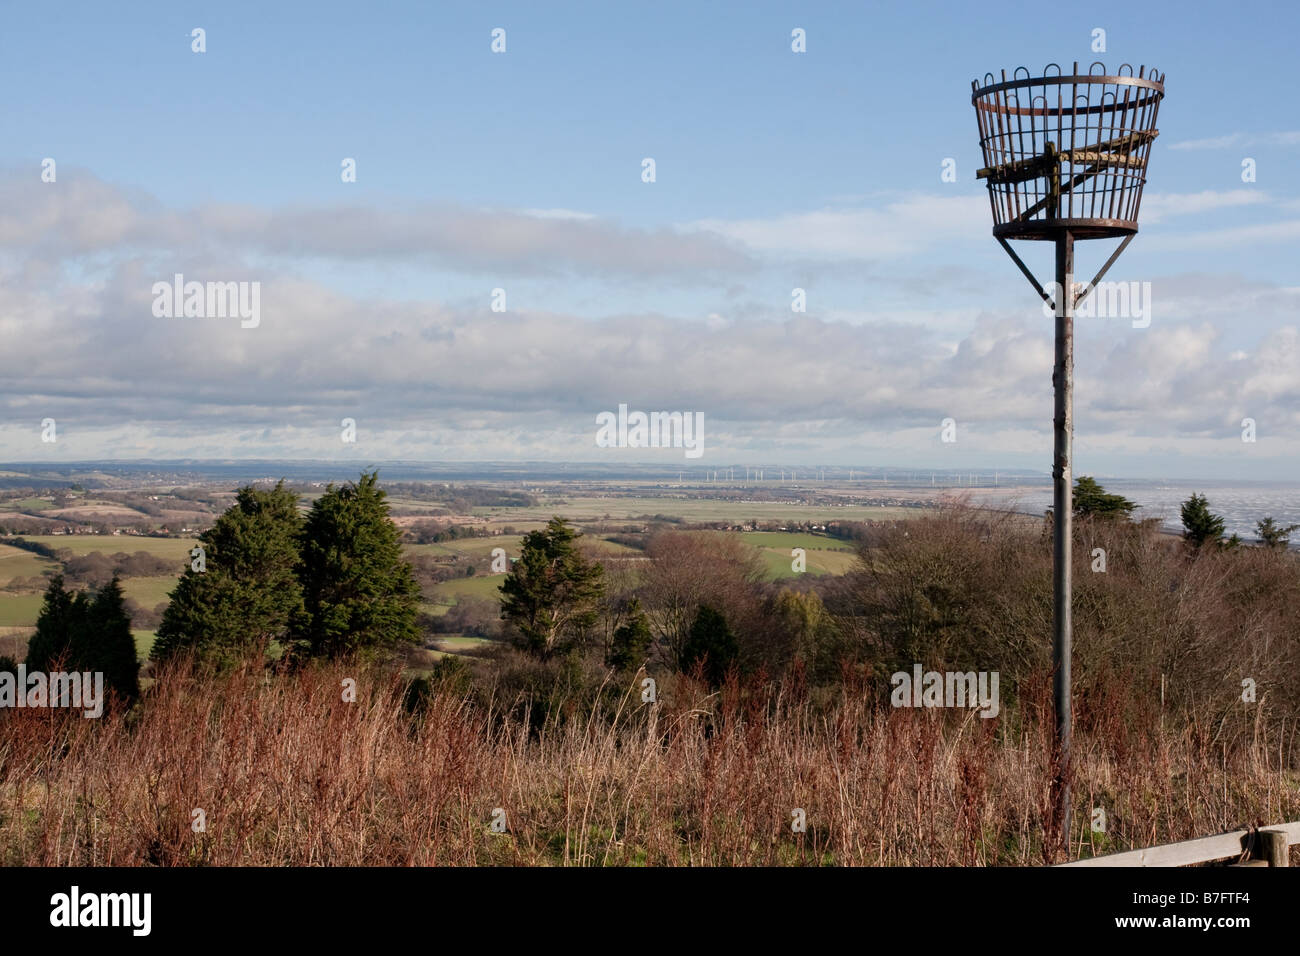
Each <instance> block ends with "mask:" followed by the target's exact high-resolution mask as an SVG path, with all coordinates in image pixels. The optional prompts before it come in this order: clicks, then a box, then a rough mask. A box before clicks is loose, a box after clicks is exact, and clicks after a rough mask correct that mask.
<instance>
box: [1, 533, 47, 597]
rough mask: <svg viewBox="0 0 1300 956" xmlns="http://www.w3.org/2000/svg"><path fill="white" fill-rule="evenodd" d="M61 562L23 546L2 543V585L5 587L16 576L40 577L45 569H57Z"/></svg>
mask: <svg viewBox="0 0 1300 956" xmlns="http://www.w3.org/2000/svg"><path fill="white" fill-rule="evenodd" d="M58 568H59V563H58V562H57V561H55V560H53V559H51V558H43V557H41V556H40V555H39V554H32V553H31V552H30V551H24V550H23V549H22V548H15V547H11V546H10V545H7V544H0V587H4V586H5V585H6V584H8V583H9V582H10V581H12V580H13V579H14V578H35V577H40V576H41V573H42V572H44V571H57V570H58Z"/></svg>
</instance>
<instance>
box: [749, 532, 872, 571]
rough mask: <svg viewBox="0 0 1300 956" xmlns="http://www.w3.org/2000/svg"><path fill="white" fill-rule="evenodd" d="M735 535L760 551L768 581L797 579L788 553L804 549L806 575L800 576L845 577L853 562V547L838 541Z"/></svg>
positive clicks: (797, 534)
mask: <svg viewBox="0 0 1300 956" xmlns="http://www.w3.org/2000/svg"><path fill="white" fill-rule="evenodd" d="M734 533H735V534H737V536H738V537H739V538H740V540H742V541H744V542H745V543H746V544H748V545H751V546H753V547H756V548H758V549H759V552H760V554H761V555H762V557H763V563H764V565H765V566H766V568H767V573H768V578H769V579H770V580H778V579H780V578H792V577H797V576H798V575H799V573H800V572H797V571H795V570H793V568H792V564H793V563H794V557H793V556H792V555H791V554H790V552H791V551H792V550H793V549H794V548H803V549H804V552H805V554H804V565H805V571H804V572H802V573H806V574H844V573H845V572H846V571H848V570H849V569H850V568H852V567H853V563H854V561H855V560H856V552H855V551H854V550H853V547H852V545H851V544H850V543H849V542H847V541H841V540H839V539H838V538H828V537H825V536H823V535H817V534H807V533H805V532H786V531H745V532H734Z"/></svg>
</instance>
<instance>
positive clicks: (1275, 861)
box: [1256, 830, 1291, 866]
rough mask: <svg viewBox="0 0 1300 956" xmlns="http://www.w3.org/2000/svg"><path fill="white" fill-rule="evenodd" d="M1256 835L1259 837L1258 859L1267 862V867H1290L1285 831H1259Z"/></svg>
mask: <svg viewBox="0 0 1300 956" xmlns="http://www.w3.org/2000/svg"><path fill="white" fill-rule="evenodd" d="M1256 835H1257V836H1258V837H1259V855H1260V858H1261V859H1265V860H1268V865H1269V866H1290V865H1291V860H1290V850H1289V848H1288V847H1287V833H1286V831H1285V830H1260V831H1259V833H1258V834H1256Z"/></svg>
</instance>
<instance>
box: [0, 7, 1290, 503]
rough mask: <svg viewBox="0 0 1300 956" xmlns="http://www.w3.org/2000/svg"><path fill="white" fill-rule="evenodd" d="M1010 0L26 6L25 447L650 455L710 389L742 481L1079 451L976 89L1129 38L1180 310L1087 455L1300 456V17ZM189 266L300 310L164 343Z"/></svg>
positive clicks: (18, 141) (8, 272)
mask: <svg viewBox="0 0 1300 956" xmlns="http://www.w3.org/2000/svg"><path fill="white" fill-rule="evenodd" d="M999 10H1000V11H1002V12H1001V13H1000V14H999V15H998V17H997V18H996V20H993V19H991V18H990V16H989V15H988V14H986V13H984V12H982V10H981V9H980V8H978V7H976V6H973V5H965V4H963V5H955V4H953V5H949V4H917V3H910V4H855V3H819V4H791V3H716V4H708V5H704V4H687V3H656V4H653V5H645V4H631V3H539V2H532V3H520V4H490V3H483V4H472V3H457V4H450V3H446V4H444V3H430V4H417V3H401V4H399V3H368V4H335V3H318V4H311V5H308V4H265V3H262V4H252V3H236V2H227V3H212V4H202V3H134V4H130V5H126V9H122V8H120V7H118V6H106V5H103V4H89V3H87V4H62V5H59V6H58V7H57V8H54V9H47V8H44V7H41V6H39V5H25V6H12V7H10V8H9V9H7V10H6V11H5V13H4V14H3V17H4V20H3V26H4V29H3V31H0V79H3V81H4V83H3V88H2V89H3V92H2V93H0V96H3V117H4V120H3V127H4V132H5V135H4V136H3V137H0V189H2V190H3V196H4V198H5V199H6V207H7V211H6V212H0V268H2V269H3V272H0V276H3V278H4V279H5V280H6V281H5V286H6V288H7V290H8V292H7V294H6V293H0V295H4V299H3V300H0V305H2V306H3V309H4V312H3V313H0V316H4V318H8V319H9V323H8V324H6V325H5V326H4V327H3V331H4V334H5V336H6V337H9V336H16V337H17V338H15V339H13V340H12V342H13V346H14V347H13V348H11V349H9V350H7V352H8V358H7V359H6V358H3V357H0V375H3V376H4V377H5V378H8V379H9V381H10V385H9V386H8V387H7V388H5V389H4V391H3V394H0V403H2V404H3V410H2V411H0V456H3V457H4V458H7V459H10V460H33V459H37V460H39V459H40V458H41V456H46V457H50V458H63V459H67V460H73V459H79V458H85V457H124V458H130V457H186V456H192V455H202V454H212V455H220V456H222V457H226V456H242V455H247V456H249V457H268V456H278V455H284V456H290V457H329V456H334V455H339V454H350V453H352V452H353V449H351V448H349V449H343V450H340V448H339V446H338V444H337V431H338V419H339V418H340V417H341V416H343V415H347V414H352V415H353V416H354V417H356V418H357V420H358V422H359V423H360V425H361V427H360V428H359V433H360V435H361V436H362V437H361V439H360V440H359V442H358V447H357V449H356V453H357V454H360V455H363V456H366V455H368V456H369V457H372V458H380V457H394V458H433V459H437V458H443V457H446V458H459V459H474V458H508V457H520V458H539V457H544V458H561V459H562V458H568V459H596V458H599V457H600V456H601V455H603V454H615V453H619V452H621V453H624V454H626V455H628V456H629V457H630V456H632V455H634V454H635V453H634V452H632V451H631V450H628V449H622V450H609V449H596V448H595V447H594V446H593V442H592V435H593V434H594V417H595V415H596V414H597V413H598V412H600V411H602V410H606V409H614V408H616V407H617V406H618V404H619V403H621V402H626V403H629V404H630V405H632V407H634V408H635V407H643V408H646V409H651V408H658V409H683V410H699V411H702V412H703V413H704V414H705V416H706V420H707V421H708V422H709V423H710V424H709V426H707V428H708V433H709V435H710V436H712V437H711V438H710V439H709V440H708V441H707V447H708V448H709V451H708V453H707V455H706V460H707V459H712V460H714V461H715V463H717V464H722V463H723V462H736V461H745V460H754V461H758V460H762V461H764V462H768V463H773V464H777V463H784V462H789V463H806V464H815V463H819V462H820V463H839V464H852V463H861V464H864V465H865V464H870V463H883V462H891V463H896V464H915V465H917V466H919V467H934V466H944V465H951V466H952V467H959V468H960V467H996V466H1001V467H1040V466H1041V467H1042V468H1044V469H1046V467H1047V462H1048V458H1049V450H1050V433H1049V428H1050V380H1049V377H1048V376H1049V371H1050V369H1049V367H1047V366H1044V365H1043V364H1042V361H1041V359H1042V355H1043V353H1044V349H1047V350H1049V353H1048V354H1050V338H1049V336H1050V323H1048V322H1047V321H1046V320H1044V319H1043V317H1042V315H1041V313H1040V312H1039V310H1038V309H1037V307H1036V306H1035V304H1034V303H1035V299H1034V297H1033V293H1032V292H1031V290H1029V288H1028V286H1027V285H1026V284H1025V283H1024V281H1023V279H1021V277H1020V276H1019V275H1018V273H1017V272H1016V271H1015V269H1014V267H1013V266H1012V265H1011V263H1010V262H1009V261H1007V260H1006V257H1005V256H1004V254H1003V253H1002V252H1001V250H1000V249H999V248H998V247H997V245H996V243H995V242H994V241H993V240H992V239H991V237H990V235H989V223H988V219H987V214H988V210H987V202H986V200H985V199H984V187H983V186H982V185H981V184H980V183H979V182H977V181H976V180H975V178H974V170H975V168H976V167H977V166H978V165H979V153H978V148H977V146H978V144H977V135H976V126H975V119H974V111H973V110H972V109H971V105H970V82H971V80H972V79H976V78H977V77H980V76H982V75H983V73H984V72H985V71H999V70H1001V69H1004V68H1005V69H1007V70H1008V71H1010V70H1011V69H1012V68H1013V67H1015V66H1018V65H1022V64H1023V65H1027V66H1028V67H1029V68H1030V69H1031V70H1032V71H1035V72H1037V70H1039V69H1040V68H1041V67H1042V66H1043V65H1045V64H1046V63H1048V62H1052V61H1054V62H1057V63H1061V64H1063V65H1065V66H1067V67H1068V65H1069V64H1070V63H1071V62H1072V61H1075V60H1077V61H1079V62H1080V64H1081V66H1082V68H1083V69H1085V70H1086V68H1087V65H1088V64H1089V63H1091V62H1092V61H1093V60H1101V61H1102V62H1104V63H1106V64H1107V65H1109V66H1114V65H1117V64H1119V63H1121V62H1130V63H1133V64H1148V65H1155V66H1157V67H1158V68H1159V69H1161V70H1162V71H1164V72H1165V73H1166V74H1167V76H1168V79H1167V98H1166V100H1165V102H1164V103H1163V104H1162V106H1161V111H1160V123H1159V125H1160V129H1161V136H1160V138H1159V140H1158V141H1157V144H1156V147H1155V149H1154V153H1153V158H1152V162H1151V170H1150V181H1149V185H1148V187H1147V198H1146V200H1145V201H1144V206H1143V228H1142V231H1141V234H1140V235H1139V236H1138V238H1137V239H1136V240H1135V241H1134V243H1133V244H1132V245H1131V246H1130V248H1129V250H1128V251H1127V252H1126V253H1125V255H1124V257H1123V258H1122V259H1121V260H1120V263H1119V264H1118V265H1117V266H1116V268H1115V269H1114V270H1113V272H1112V274H1111V276H1110V277H1111V278H1114V279H1120V280H1134V281H1150V282H1151V283H1152V286H1153V290H1154V291H1153V296H1154V299H1153V302H1154V306H1153V322H1152V325H1151V327H1150V328H1147V329H1131V328H1128V323H1126V322H1123V321H1119V320H1104V319H1103V320H1096V321H1095V322H1093V323H1091V324H1085V323H1084V322H1083V321H1081V322H1080V328H1079V333H1078V334H1079V352H1078V359H1077V360H1078V369H1077V376H1078V387H1079V396H1078V398H1077V402H1078V405H1079V413H1078V421H1077V423H1076V429H1077V438H1076V441H1077V443H1078V446H1079V454H1080V458H1081V461H1080V466H1081V468H1080V469H1079V470H1092V471H1096V472H1098V473H1110V474H1123V475H1134V476H1137V475H1151V476H1171V477H1173V476H1187V477H1197V476H1200V475H1206V476H1214V477H1229V478H1230V477H1242V478H1244V477H1273V478H1284V477H1292V476H1294V474H1295V466H1296V465H1297V464H1300V372H1297V362H1296V359H1297V326H1298V325H1300V318H1298V315H1300V307H1298V306H1300V277H1298V276H1297V266H1296V261H1297V256H1296V252H1297V248H1298V247H1300V186H1298V185H1297V176H1296V174H1297V171H1298V170H1300V162H1298V160H1300V115H1297V114H1298V113H1300V107H1298V106H1297V98H1296V95H1295V94H1296V86H1297V83H1296V80H1295V77H1294V62H1295V57H1294V42H1295V36H1296V34H1297V27H1298V26H1300V13H1297V11H1296V8H1294V7H1293V6H1290V5H1286V4H1270V3H1258V4H1251V5H1246V6H1242V7H1234V6H1232V5H1228V4H1223V5H1209V4H1200V5H1195V4H1194V5H1187V4H1173V3H1144V4H1132V3H1125V4H1120V3H1115V4H1106V3H1101V4H1090V5H1089V6H1088V7H1087V8H1086V10H1085V11H1082V12H1078V11H1075V10H1073V9H1071V8H1069V7H1068V6H1062V7H1059V8H1058V7H1052V6H1047V5H1042V4H1003V5H1001V6H1000V7H999ZM195 27H202V28H203V29H204V30H205V31H206V45H207V51H206V52H205V53H202V54H196V53H194V52H192V50H191V35H190V34H191V30H192V29H193V28H195ZM497 27H501V28H504V29H505V30H506V44H507V49H506V52H505V53H504V54H494V53H492V52H491V50H490V43H491V36H490V33H491V31H492V29H493V28H497ZM796 27H799V28H802V29H804V30H805V31H806V34H807V52H806V53H803V54H795V53H793V52H792V51H791V48H790V34H791V30H792V29H794V28H796ZM1095 28H1101V29H1104V30H1105V31H1106V46H1107V49H1106V52H1105V53H1094V52H1093V51H1092V50H1091V44H1092V43H1093V30H1094V29H1095ZM46 157H52V158H54V159H55V160H56V161H57V164H58V179H57V182H55V183H41V182H40V178H39V177H40V168H41V162H42V160H43V159H44V158H46ZM344 157H351V158H355V160H356V163H357V173H358V174H357V181H356V182H355V183H343V182H341V180H340V175H339V170H340V162H341V160H342V159H343V158H344ZM644 157H653V158H654V160H655V162H656V167H657V168H656V172H657V179H656V181H655V182H654V183H644V182H642V181H641V175H640V173H641V161H642V159H643V158H644ZM1246 157H1250V158H1252V159H1254V160H1255V161H1256V164H1257V170H1258V173H1257V179H1256V181H1255V182H1253V183H1243V182H1242V179H1241V163H1242V160H1243V159H1244V158H1246ZM946 158H952V159H953V160H955V162H956V169H957V173H958V178H957V182H955V183H946V182H942V181H941V180H940V170H941V164H942V163H943V161H944V160H945V159H946ZM1103 247H1104V248H1103ZM1109 247H1110V244H1109V243H1092V244H1084V245H1082V246H1081V247H1080V250H1079V253H1078V257H1079V267H1078V268H1079V271H1080V272H1087V273H1088V274H1089V275H1090V274H1091V272H1092V271H1093V269H1094V268H1095V267H1096V265H1098V264H1100V262H1101V261H1102V260H1103V259H1104V257H1105V255H1106V254H1108V252H1109ZM1094 250H1095V251H1094ZM1026 258H1027V259H1029V261H1030V262H1031V264H1033V265H1034V266H1035V267H1037V268H1038V270H1039V274H1040V275H1043V276H1044V277H1046V271H1047V269H1048V268H1049V267H1050V253H1049V252H1048V251H1047V249H1046V248H1042V249H1034V250H1030V251H1029V252H1028V253H1027V254H1026ZM178 271H181V272H186V273H187V275H188V276H191V277H193V278H197V279H200V280H206V279H213V280H219V281H227V280H245V279H247V280H250V281H252V280H256V281H260V282H261V283H262V286H263V297H264V310H265V315H266V322H265V323H264V324H263V326H262V327H260V328H258V329H248V330H240V329H239V328H238V326H237V324H236V325H235V326H234V327H233V328H232V327H230V326H229V325H227V326H220V325H213V324H212V321H213V320H199V322H198V323H197V324H196V323H193V322H191V323H190V324H188V325H186V326H184V327H183V328H177V327H169V328H163V327H160V325H159V323H160V322H176V323H179V322H182V321H183V320H159V319H157V318H154V317H152V316H151V315H150V313H149V298H150V296H149V290H150V286H151V284H152V283H153V281H155V280H157V279H169V278H170V277H171V275H172V274H173V273H174V272H178ZM795 286H798V287H801V288H805V289H807V291H808V300H809V304H808V311H807V313H806V314H800V315H792V313H791V311H790V296H791V289H792V288H793V287H795ZM497 287H500V288H505V289H506V290H507V293H508V301H509V308H508V312H507V313H506V314H505V315H497V314H493V313H491V312H490V311H488V309H487V304H488V300H489V295H490V291H491V290H492V289H493V288H497ZM359 316H365V319H364V320H361V319H359V318H358V317H359ZM2 321H4V319H3V318H0V322H2ZM32 328H39V330H40V334H39V335H36V336H32V335H24V334H23V330H24V329H28V330H30V329H32ZM241 335H242V336H243V337H242V338H241V337H240V336H241ZM250 336H251V338H250ZM33 339H34V340H35V341H32V340H33ZM54 342H57V343H60V348H59V354H58V356H57V357H52V356H51V353H50V350H49V349H50V346H51V343H54ZM123 343H130V344H129V346H126V345H124V344H123ZM417 344H418V345H419V346H420V347H416V346H417ZM425 346H427V348H426V347H425ZM28 349H31V351H30V352H28V351H27V350H28ZM512 353H513V354H512ZM1049 361H1050V360H1049ZM471 369H472V370H474V371H475V372H476V373H477V374H475V375H470V374H468V371H467V370H471ZM110 372H113V373H114V374H109V373H110ZM125 379H129V380H130V386H131V387H130V388H124V387H123V384H122V383H123V381H124V380H125ZM1089 390H1091V391H1089ZM47 415H48V416H50V417H55V418H56V419H59V420H60V421H61V422H63V423H64V427H63V432H62V437H61V438H60V441H59V442H58V443H56V445H55V446H53V447H52V446H50V445H49V444H42V443H40V442H39V427H38V425H39V421H40V420H41V419H42V418H44V417H46V416H47ZM949 415H950V416H952V417H954V418H956V419H957V421H958V422H959V425H961V426H963V427H961V428H960V430H959V435H960V438H959V440H958V442H956V443H954V444H953V445H946V444H944V443H941V442H940V441H939V437H938V436H939V428H940V425H939V423H940V420H941V419H942V418H943V417H947V416H949ZM1243 415H1251V416H1252V417H1254V418H1255V419H1256V420H1257V422H1258V423H1259V424H1258V435H1259V438H1258V441H1257V442H1256V443H1254V444H1253V445H1251V446H1249V447H1247V446H1245V444H1244V443H1243V442H1241V440H1240V427H1239V422H1240V419H1241V417H1242V416H1243ZM964 426H969V427H964ZM33 440H35V444H33ZM114 452H116V454H115V453H114ZM643 454H644V455H646V456H648V457H651V458H656V459H657V458H659V457H664V458H665V460H667V455H668V453H660V452H645V453H643ZM678 454H680V452H678ZM715 455H716V456H718V457H716V458H714V456H715Z"/></svg>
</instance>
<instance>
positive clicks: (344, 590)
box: [297, 472, 420, 657]
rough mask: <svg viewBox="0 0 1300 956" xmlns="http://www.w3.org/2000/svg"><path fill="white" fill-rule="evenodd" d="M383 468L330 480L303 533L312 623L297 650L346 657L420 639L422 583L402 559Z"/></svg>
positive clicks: (304, 581)
mask: <svg viewBox="0 0 1300 956" xmlns="http://www.w3.org/2000/svg"><path fill="white" fill-rule="evenodd" d="M378 480H379V473H378V472H371V473H363V474H362V475H361V480H360V481H358V482H355V483H354V482H348V483H347V484H345V485H344V486H343V487H341V488H337V489H336V488H335V487H334V486H333V485H330V486H329V487H328V488H327V489H326V492H325V494H323V495H321V496H320V497H319V498H318V499H316V503H315V504H314V505H313V506H312V509H311V513H310V514H308V516H307V520H306V522H305V523H304V525H303V530H302V536H301V552H302V564H301V569H300V579H301V581H302V592H303V603H304V606H305V609H306V617H305V621H304V626H303V627H302V628H301V629H299V631H298V632H297V650H298V651H299V652H300V653H310V654H312V655H313V656H326V657H339V656H344V655H348V654H352V653H356V652H362V653H367V654H371V653H384V652H389V651H392V650H395V649H396V648H398V647H400V646H401V645H403V644H411V643H414V642H415V641H417V640H418V638H419V631H418V629H417V627H416V615H417V610H418V606H419V599H420V586H419V584H418V583H417V582H416V580H415V576H414V574H413V573H412V570H411V566H410V564H408V563H407V562H406V561H405V560H403V558H402V546H401V537H400V535H399V533H398V530H397V526H396V525H394V524H393V522H392V520H391V519H390V518H389V512H388V504H387V502H386V501H385V498H386V497H387V496H386V494H385V493H384V492H383V491H382V490H381V489H380V488H379V486H378Z"/></svg>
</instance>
